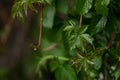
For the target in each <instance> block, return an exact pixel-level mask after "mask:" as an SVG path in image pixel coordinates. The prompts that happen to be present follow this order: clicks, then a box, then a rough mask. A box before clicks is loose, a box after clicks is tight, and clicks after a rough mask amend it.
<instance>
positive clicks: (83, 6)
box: [76, 0, 93, 15]
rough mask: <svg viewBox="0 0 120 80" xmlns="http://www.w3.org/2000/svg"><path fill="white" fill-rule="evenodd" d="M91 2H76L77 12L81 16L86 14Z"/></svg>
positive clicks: (85, 0)
mask: <svg viewBox="0 0 120 80" xmlns="http://www.w3.org/2000/svg"><path fill="white" fill-rule="evenodd" d="M92 1H93V0H77V1H76V6H77V10H78V11H79V12H80V14H81V15H84V14H86V13H88V11H89V10H90V9H91V7H92Z"/></svg>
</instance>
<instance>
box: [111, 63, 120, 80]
mask: <svg viewBox="0 0 120 80" xmlns="http://www.w3.org/2000/svg"><path fill="white" fill-rule="evenodd" d="M113 75H114V76H115V80H119V78H120V65H117V68H116V70H115V72H114V73H113Z"/></svg>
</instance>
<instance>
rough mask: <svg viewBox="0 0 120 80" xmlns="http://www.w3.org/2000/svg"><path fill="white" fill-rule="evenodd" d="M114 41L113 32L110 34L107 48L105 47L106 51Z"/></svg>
mask: <svg viewBox="0 0 120 80" xmlns="http://www.w3.org/2000/svg"><path fill="white" fill-rule="evenodd" d="M114 39H115V32H114V31H113V32H112V34H111V38H110V41H109V43H108V44H107V46H106V47H105V48H106V50H108V49H109V48H110V47H111V46H112V44H113V41H114Z"/></svg>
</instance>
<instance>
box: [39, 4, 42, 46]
mask: <svg viewBox="0 0 120 80" xmlns="http://www.w3.org/2000/svg"><path fill="white" fill-rule="evenodd" d="M40 10H41V12H40V32H39V39H38V48H40V46H41V39H42V26H43V18H42V17H43V5H42V4H41V5H40Z"/></svg>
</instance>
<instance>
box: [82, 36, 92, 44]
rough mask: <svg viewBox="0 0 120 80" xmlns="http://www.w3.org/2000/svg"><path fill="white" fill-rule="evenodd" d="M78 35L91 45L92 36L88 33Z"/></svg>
mask: <svg viewBox="0 0 120 80" xmlns="http://www.w3.org/2000/svg"><path fill="white" fill-rule="evenodd" d="M80 37H81V38H82V39H84V40H85V41H87V42H88V43H90V44H91V45H93V43H92V42H93V38H92V37H91V36H90V35H89V34H81V35H80Z"/></svg>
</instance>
